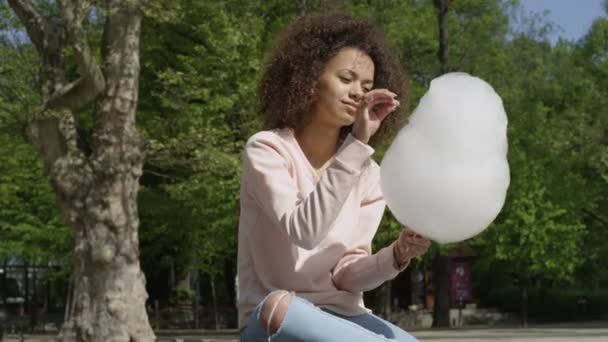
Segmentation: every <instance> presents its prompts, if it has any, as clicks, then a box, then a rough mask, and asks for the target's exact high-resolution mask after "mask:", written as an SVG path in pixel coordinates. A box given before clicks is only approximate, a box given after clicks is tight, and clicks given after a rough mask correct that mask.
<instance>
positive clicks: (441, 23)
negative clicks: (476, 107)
mask: <svg viewBox="0 0 608 342" xmlns="http://www.w3.org/2000/svg"><path fill="white" fill-rule="evenodd" d="M433 4H434V5H435V9H436V10H437V24H438V27H439V37H438V38H439V52H438V54H437V55H438V57H439V64H440V71H439V74H440V75H441V74H444V73H446V72H447V71H448V52H449V50H448V21H447V19H448V10H449V7H450V0H434V1H433ZM449 271H450V269H449V259H448V257H447V256H445V255H441V252H440V251H437V253H436V254H435V258H434V260H433V280H434V285H435V304H434V310H433V326H434V327H449V326H450V275H449Z"/></svg>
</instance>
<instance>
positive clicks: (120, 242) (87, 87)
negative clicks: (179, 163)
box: [8, 0, 155, 342]
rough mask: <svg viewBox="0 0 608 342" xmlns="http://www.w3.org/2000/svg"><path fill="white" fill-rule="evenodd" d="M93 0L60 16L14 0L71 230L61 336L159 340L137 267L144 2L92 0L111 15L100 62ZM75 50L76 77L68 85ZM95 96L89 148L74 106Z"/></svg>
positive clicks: (40, 140)
mask: <svg viewBox="0 0 608 342" xmlns="http://www.w3.org/2000/svg"><path fill="white" fill-rule="evenodd" d="M91 2H92V1H87V0H80V1H76V0H58V1H56V2H53V4H56V5H57V6H58V7H59V10H58V13H59V15H60V18H57V17H54V18H49V17H43V16H41V15H39V14H38V12H37V11H36V9H35V5H34V4H35V3H34V2H32V1H31V0H8V3H9V5H10V6H11V8H12V9H13V10H14V12H15V14H16V15H17V16H18V17H19V18H20V20H21V22H22V23H23V24H24V25H25V27H26V29H27V32H28V35H29V36H30V38H31V41H32V42H33V43H34V45H35V47H36V49H37V51H38V54H39V56H40V59H41V70H40V80H41V94H42V99H43V101H44V102H43V104H42V106H41V108H40V110H39V111H37V112H36V113H34V115H33V116H32V118H31V119H30V127H29V132H28V133H29V135H30V137H31V139H32V142H33V143H34V145H36V147H37V148H38V150H39V151H40V154H41V156H42V159H43V161H44V165H45V171H46V173H47V174H48V176H49V178H50V181H51V184H52V186H53V189H54V190H55V193H56V195H57V202H58V205H59V207H60V209H61V213H62V216H63V218H64V221H65V222H66V224H67V225H69V226H70V227H71V228H72V232H73V236H74V243H75V246H74V251H73V265H72V279H73V284H72V286H73V290H72V294H71V300H70V302H71V303H70V305H68V306H67V307H66V316H67V319H66V321H65V322H64V325H63V327H62V329H61V331H60V333H59V336H58V340H59V341H89V342H96V341H100V342H101V341H117V342H131V341H154V339H155V336H154V333H153V331H152V329H151V327H150V324H149V322H148V317H147V313H146V308H145V302H146V299H147V293H146V289H145V277H144V275H143V273H142V271H141V268H140V264H139V237H138V228H139V217H138V213H137V192H138V188H139V177H140V176H141V172H142V165H143V152H142V149H141V140H140V138H139V136H138V134H137V130H136V127H135V112H136V108H137V98H138V82H139V34H140V24H141V12H140V11H141V8H140V5H141V4H140V3H139V1H137V0H106V1H95V2H94V3H95V4H98V5H99V6H100V7H102V8H100V9H99V12H98V13H105V15H106V22H105V27H104V34H103V39H102V42H101V44H102V64H101V65H103V68H101V67H100V66H99V65H98V64H97V62H96V60H95V58H94V55H93V53H92V52H91V50H90V48H89V46H88V40H87V37H86V34H85V30H84V28H83V26H82V25H83V22H84V19H85V18H86V17H87V15H88V13H89V10H90V8H89V7H90V5H91ZM68 48H72V54H73V56H74V57H75V60H76V63H77V66H78V73H79V76H80V78H79V79H77V80H76V81H73V82H70V83H68V81H67V77H66V75H67V74H68V73H67V67H66V61H65V58H66V56H65V51H66V50H69V49H68ZM92 101H97V103H96V106H95V107H96V108H97V109H96V112H95V113H94V118H93V122H94V125H93V137H92V141H93V146H92V148H91V150H92V152H91V154H90V155H89V156H86V155H85V154H84V153H83V152H82V151H81V150H80V148H79V147H78V145H77V139H78V138H77V133H76V128H75V121H74V113H75V112H76V111H78V110H80V109H82V108H83V107H84V106H86V105H87V104H89V103H91V102H92Z"/></svg>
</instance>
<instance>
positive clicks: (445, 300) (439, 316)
mask: <svg viewBox="0 0 608 342" xmlns="http://www.w3.org/2000/svg"><path fill="white" fill-rule="evenodd" d="M449 262H450V260H449V258H448V257H447V256H445V255H441V253H440V252H439V251H437V253H436V254H435V257H434V259H433V281H434V284H433V285H434V287H435V303H434V308H433V327H449V326H450V275H449V269H450V264H449Z"/></svg>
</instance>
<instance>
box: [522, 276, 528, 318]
mask: <svg viewBox="0 0 608 342" xmlns="http://www.w3.org/2000/svg"><path fill="white" fill-rule="evenodd" d="M521 322H522V325H523V327H524V328H527V327H528V284H527V283H525V282H524V283H523V284H522V287H521Z"/></svg>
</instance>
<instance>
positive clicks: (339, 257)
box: [237, 129, 399, 328]
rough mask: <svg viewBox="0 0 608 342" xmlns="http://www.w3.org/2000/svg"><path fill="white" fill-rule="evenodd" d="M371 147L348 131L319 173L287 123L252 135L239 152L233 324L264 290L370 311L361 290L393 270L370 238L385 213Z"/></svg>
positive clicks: (386, 251)
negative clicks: (235, 312)
mask: <svg viewBox="0 0 608 342" xmlns="http://www.w3.org/2000/svg"><path fill="white" fill-rule="evenodd" d="M373 153H374V150H373V149H372V148H371V147H370V146H369V145H366V144H364V143H362V142H360V141H359V140H357V139H356V138H354V137H353V136H351V135H348V137H347V138H346V139H345V141H344V143H343V145H342V146H341V147H340V149H339V151H338V152H337V153H336V155H335V158H334V160H333V161H332V162H331V164H330V165H329V167H328V168H327V169H326V170H325V172H324V174H323V176H322V177H321V178H319V177H318V176H317V174H316V172H315V170H314V168H313V167H312V165H311V164H310V163H309V161H308V159H307V158H306V156H305V155H304V153H303V152H302V150H301V149H300V146H299V144H298V142H297V140H296V139H295V137H294V135H293V131H292V130H291V129H280V130H272V131H263V132H259V133H257V134H255V135H254V136H252V137H251V138H250V139H249V141H248V142H247V144H246V146H245V151H244V154H243V174H242V178H241V212H240V221H239V248H238V296H237V297H238V299H237V306H238V310H239V327H241V328H242V327H243V326H244V324H245V322H246V319H247V317H248V316H249V314H250V313H251V311H252V310H253V309H254V307H255V306H256V305H257V304H258V303H260V302H261V301H262V300H263V299H264V298H265V297H266V296H267V295H268V294H269V293H270V292H271V291H274V290H288V291H294V292H295V293H296V295H297V296H299V297H302V298H304V299H307V300H309V301H310V302H312V303H314V304H315V305H317V306H319V307H323V308H327V309H329V310H332V311H334V312H337V313H339V314H343V315H349V316H350V315H358V314H362V313H366V312H369V310H368V309H366V308H365V306H364V304H363V291H368V290H371V289H374V288H376V287H378V286H379V285H380V284H382V283H383V282H385V281H387V280H389V279H392V278H394V277H395V276H396V275H397V274H398V273H399V271H398V270H396V269H395V268H394V266H393V254H392V245H390V246H388V247H385V248H383V249H381V250H380V251H378V252H377V253H375V254H372V253H371V242H372V239H373V237H374V235H375V234H376V231H377V229H378V225H379V223H380V220H381V218H382V215H383V213H384V207H385V202H384V199H383V198H382V194H381V192H380V183H379V180H380V167H379V166H378V164H376V163H375V162H374V161H373V160H371V158H370V157H371V155H372V154H373Z"/></svg>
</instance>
